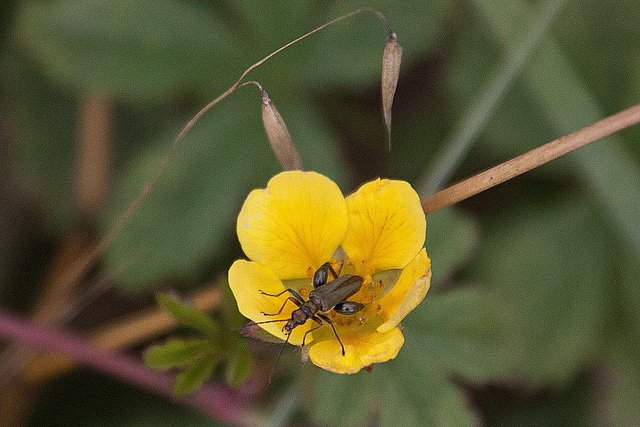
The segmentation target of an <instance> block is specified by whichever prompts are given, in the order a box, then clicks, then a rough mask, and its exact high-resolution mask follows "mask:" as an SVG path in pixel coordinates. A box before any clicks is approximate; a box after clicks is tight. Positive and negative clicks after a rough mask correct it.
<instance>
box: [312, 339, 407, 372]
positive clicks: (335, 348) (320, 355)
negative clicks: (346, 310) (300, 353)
mask: <svg viewBox="0 0 640 427" xmlns="http://www.w3.org/2000/svg"><path fill="white" fill-rule="evenodd" d="M340 339H341V340H342V342H343V343H344V349H345V355H344V356H343V355H342V350H341V348H340V343H338V340H336V339H327V340H324V341H319V342H316V343H314V344H313V345H311V348H310V349H309V358H310V359H311V361H312V362H313V364H314V365H317V366H319V367H321V368H323V369H326V370H328V371H331V372H335V373H338V374H354V373H356V372H358V371H359V370H360V369H362V368H364V367H365V366H369V365H371V364H373V363H381V362H386V361H387V360H389V359H393V358H394V357H396V355H397V354H398V351H400V348H401V347H402V345H403V344H404V337H403V336H402V332H400V329H398V328H394V329H391V330H390V331H388V332H385V333H379V332H374V333H371V334H362V333H358V331H348V332H344V330H343V331H342V334H341V335H340Z"/></svg>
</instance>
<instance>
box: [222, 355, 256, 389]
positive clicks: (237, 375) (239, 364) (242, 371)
mask: <svg viewBox="0 0 640 427" xmlns="http://www.w3.org/2000/svg"><path fill="white" fill-rule="evenodd" d="M252 366H253V357H252V356H251V353H249V350H248V349H245V351H238V352H236V353H234V354H233V355H231V356H230V357H229V359H228V360H227V365H226V366H225V374H224V376H225V379H226V380H227V383H229V384H230V385H231V386H232V387H239V386H240V385H241V384H242V383H243V382H244V380H246V379H247V378H248V377H249V374H250V373H251V367H252Z"/></svg>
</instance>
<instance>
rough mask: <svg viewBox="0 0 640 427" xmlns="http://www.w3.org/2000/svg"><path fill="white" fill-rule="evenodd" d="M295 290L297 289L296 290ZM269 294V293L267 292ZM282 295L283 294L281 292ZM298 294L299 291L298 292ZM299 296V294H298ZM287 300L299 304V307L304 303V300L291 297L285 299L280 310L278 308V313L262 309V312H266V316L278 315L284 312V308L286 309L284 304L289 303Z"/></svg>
mask: <svg viewBox="0 0 640 427" xmlns="http://www.w3.org/2000/svg"><path fill="white" fill-rule="evenodd" d="M294 292H295V291H294ZM267 295H268V294H267ZM280 295H282V294H280ZM296 295H297V292H296ZM298 296H299V295H298ZM287 301H291V302H292V303H294V304H295V305H297V306H298V307H300V306H301V305H302V302H301V301H299V300H297V299H296V298H294V297H289V298H287V299H286V300H284V304H282V307H280V310H278V312H277V313H265V312H264V311H261V312H260V313H262V314H264V315H265V316H277V315H279V314H280V313H282V310H284V306H285V305H287Z"/></svg>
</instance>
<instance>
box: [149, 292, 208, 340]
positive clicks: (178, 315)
mask: <svg viewBox="0 0 640 427" xmlns="http://www.w3.org/2000/svg"><path fill="white" fill-rule="evenodd" d="M157 298H158V302H159V303H160V305H161V306H162V308H164V309H165V310H167V311H168V312H169V313H170V314H171V315H172V316H173V317H174V318H175V319H176V320H177V321H178V322H180V323H181V324H183V325H185V326H191V327H192V328H195V329H197V330H199V331H201V332H204V333H205V334H207V335H209V337H212V338H216V337H218V336H219V335H220V328H219V327H218V325H217V324H216V323H215V322H214V321H213V319H212V318H211V316H209V315H208V314H207V313H205V312H202V311H200V310H197V309H196V308H194V307H193V306H191V305H189V304H187V303H186V302H183V301H181V300H180V299H179V298H177V297H174V296H172V295H169V294H162V293H159V294H158V295H157Z"/></svg>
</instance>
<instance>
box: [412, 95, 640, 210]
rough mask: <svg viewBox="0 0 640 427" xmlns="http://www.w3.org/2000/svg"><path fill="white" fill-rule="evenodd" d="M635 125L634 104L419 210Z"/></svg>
mask: <svg viewBox="0 0 640 427" xmlns="http://www.w3.org/2000/svg"><path fill="white" fill-rule="evenodd" d="M637 123H640V104H636V105H634V106H633V107H630V108H627V109H626V110H623V111H620V112H619V113H616V114H614V115H612V116H609V117H607V118H605V119H602V120H600V121H598V122H596V123H594V124H592V125H590V126H587V127H585V128H582V129H580V130H579V131H577V132H574V133H570V134H568V135H565V136H563V137H560V138H558V139H555V140H553V141H551V142H548V143H546V144H544V145H542V146H540V147H538V148H534V149H533V150H531V151H528V152H526V153H524V154H521V155H520V156H518V157H514V158H513V159H511V160H508V161H506V162H504V163H501V164H499V165H497V166H494V167H492V168H491V169H488V170H486V171H484V172H480V173H479V174H477V175H474V176H472V177H471V178H467V179H465V180H464V181H462V182H459V183H457V184H454V185H452V186H451V187H448V188H446V189H444V190H442V191H440V192H438V193H436V194H434V195H433V196H431V197H429V198H427V199H425V200H422V209H423V210H424V213H425V214H430V213H434V212H436V211H439V210H440V209H443V208H446V207H447V206H451V205H452V204H454V203H457V202H460V201H462V200H465V199H467V198H469V197H471V196H474V195H476V194H478V193H480V192H482V191H484V190H487V189H489V188H491V187H493V186H495V185H498V184H501V183H503V182H505V181H507V180H509V179H511V178H513V177H516V176H518V175H520V174H523V173H525V172H527V171H530V170H531V169H534V168H537V167H538V166H541V165H543V164H545V163H547V162H548V161H550V160H553V159H556V158H558V157H560V156H563V155H565V154H567V153H569V152H570V151H573V150H575V149H576V148H579V147H582V146H584V145H587V144H588V143H590V142H593V141H596V140H598V139H600V138H603V137H605V136H608V135H611V134H612V133H615V132H618V131H620V130H622V129H625V128H628V127H629V126H633V125H635V124H637Z"/></svg>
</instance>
